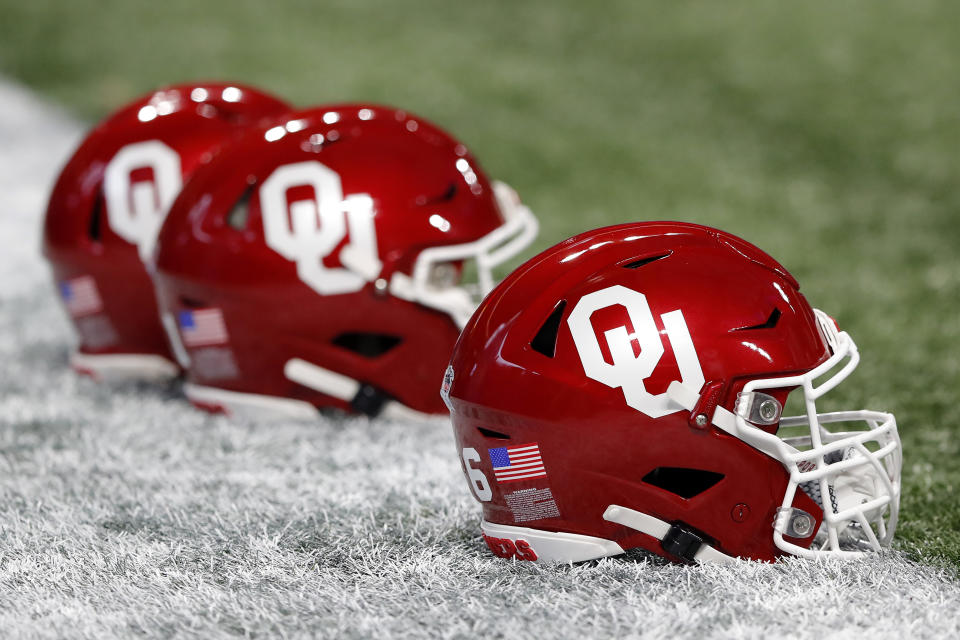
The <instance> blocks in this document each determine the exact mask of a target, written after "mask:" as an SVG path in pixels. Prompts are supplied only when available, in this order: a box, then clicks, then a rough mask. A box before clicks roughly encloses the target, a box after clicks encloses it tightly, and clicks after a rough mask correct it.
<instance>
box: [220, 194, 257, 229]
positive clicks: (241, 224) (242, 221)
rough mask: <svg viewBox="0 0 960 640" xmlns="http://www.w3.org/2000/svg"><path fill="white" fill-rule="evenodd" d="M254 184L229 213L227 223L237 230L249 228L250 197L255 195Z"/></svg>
mask: <svg viewBox="0 0 960 640" xmlns="http://www.w3.org/2000/svg"><path fill="white" fill-rule="evenodd" d="M254 186H255V185H250V186H249V187H247V189H246V191H244V192H243V195H242V196H240V199H239V200H237V203H236V204H235V205H233V208H232V209H230V213H228V214H227V225H229V226H230V227H231V228H233V229H236V230H237V231H243V230H244V229H246V228H247V220H249V219H250V198H251V197H252V196H253V187H254Z"/></svg>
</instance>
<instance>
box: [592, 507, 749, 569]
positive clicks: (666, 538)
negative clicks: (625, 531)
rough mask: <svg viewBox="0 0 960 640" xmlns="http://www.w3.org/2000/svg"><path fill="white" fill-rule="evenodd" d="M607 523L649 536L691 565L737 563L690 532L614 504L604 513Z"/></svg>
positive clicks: (731, 557)
mask: <svg viewBox="0 0 960 640" xmlns="http://www.w3.org/2000/svg"><path fill="white" fill-rule="evenodd" d="M603 519H604V520H607V521H609V522H615V523H617V524H621V525H623V526H625V527H628V528H630V529H633V530H635V531H639V532H640V533H645V534H647V535H648V536H650V537H652V538H656V539H657V540H659V541H660V545H661V546H662V547H663V550H664V551H666V552H667V553H669V554H670V555H673V556H676V557H677V558H682V559H684V560H686V561H687V562H727V563H729V562H734V561H735V560H736V558H734V557H733V556H728V555H727V554H725V553H723V552H722V551H717V550H716V549H714V548H713V547H711V546H710V545H709V544H707V543H706V542H704V540H703V538H702V537H701V536H700V535H699V534H697V533H695V532H694V531H691V530H690V529H688V528H686V527H684V526H682V525H676V524H670V523H669V522H664V521H663V520H661V519H659V518H655V517H653V516H651V515H648V514H646V513H641V512H639V511H634V510H633V509H628V508H627V507H621V506H620V505H616V504H612V505H610V506H609V507H607V510H606V511H604V512H603Z"/></svg>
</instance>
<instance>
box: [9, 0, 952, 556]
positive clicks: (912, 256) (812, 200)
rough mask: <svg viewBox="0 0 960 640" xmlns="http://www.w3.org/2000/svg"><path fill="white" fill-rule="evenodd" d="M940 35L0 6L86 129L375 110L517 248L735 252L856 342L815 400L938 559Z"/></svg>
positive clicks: (31, 77) (946, 151) (948, 360)
mask: <svg viewBox="0 0 960 640" xmlns="http://www.w3.org/2000/svg"><path fill="white" fill-rule="evenodd" d="M958 24H960V5H958V4H956V3H950V2H932V1H923V0H919V1H918V0H912V1H909V2H882V3H878V2H867V1H854V2H845V3H835V2H827V1H825V0H816V1H811V2H804V3H757V2H739V1H736V2H734V1H728V2H711V1H705V0H701V1H695V2H693V1H692V2H676V3H660V2H639V1H637V0H609V1H606V2H602V3H586V2H581V1H571V0H545V1H526V2H506V1H503V2H500V1H497V2H494V1H490V0H487V1H485V2H474V3H458V2H450V1H449V0H447V1H440V0H431V1H426V2H415V3H406V2H403V3H402V2H386V1H384V2H372V1H360V0H341V1H339V2H318V1H316V0H302V1H287V2H264V1H262V0H260V1H256V2H254V1H250V0H230V1H227V0H215V1H212V2H196V1H186V0H165V1H164V2H135V1H131V0H101V1H100V2H96V3H92V2H53V1H50V0H32V1H31V2H13V1H12V0H0V72H2V73H5V74H7V75H9V76H12V77H14V78H17V79H19V80H20V81H22V82H24V83H26V84H28V85H29V86H31V87H33V88H35V89H37V90H40V91H41V92H43V93H45V94H46V95H48V96H49V97H51V98H53V99H55V100H56V101H59V102H61V103H63V104H65V105H66V106H67V107H68V108H69V109H71V110H73V111H74V112H75V113H77V114H79V115H80V116H82V117H83V118H86V119H88V120H90V121H93V120H95V119H97V118H99V117H101V116H103V115H104V114H106V113H107V112H108V111H109V110H110V109H112V108H114V107H115V106H117V105H119V104H121V103H122V102H124V101H125V100H128V99H130V98H132V97H133V96H135V95H137V94H139V93H142V92H145V91H147V90H149V89H151V88H153V87H154V86H156V85H160V84H165V83H171V82H178V81H183V80H188V79H194V78H200V79H220V78H227V79H236V80H237V81H242V82H248V83H252V84H256V85H260V86H262V87H264V88H266V89H269V90H272V91H275V92H277V93H279V94H281V95H283V96H285V97H287V98H289V99H290V100H291V101H293V102H294V103H296V104H299V105H303V106H307V105H310V104H313V103H320V102H325V101H344V100H371V101H380V102H387V103H393V104H396V105H400V106H403V107H405V108H407V109H409V110H411V111H414V112H418V113H419V114H421V115H423V116H425V117H427V118H430V119H433V120H435V121H437V122H438V123H440V124H441V125H443V126H444V127H446V128H448V129H449V130H450V131H452V132H455V133H456V135H458V136H459V137H461V138H462V139H463V140H465V141H466V142H467V143H469V144H470V145H471V146H472V147H473V150H474V151H475V153H476V155H477V156H478V157H479V158H480V160H481V162H482V163H483V164H484V165H485V168H486V169H487V170H488V172H489V173H490V174H491V175H494V176H496V177H498V178H501V179H504V180H506V181H508V182H510V183H511V184H513V185H514V186H515V187H516V188H517V189H518V191H519V192H520V194H521V195H522V196H523V198H524V199H525V200H526V201H527V202H528V203H529V204H530V205H531V207H532V208H533V209H534V211H535V212H536V213H537V214H538V215H539V217H540V220H541V222H542V234H541V237H540V239H539V240H538V243H537V247H538V248H543V247H546V246H548V245H550V244H553V243H554V242H557V241H559V240H561V239H563V238H565V237H567V236H569V235H572V234H573V233H575V232H579V231H582V230H585V229H589V228H593V227H598V226H601V225H606V224H612V223H618V222H624V221H630V220H650V219H678V220H687V221H695V222H699V223H703V224H708V225H713V226H717V227H720V228H723V229H726V230H729V231H732V232H734V233H737V234H739V235H741V236H743V237H745V238H746V239H748V240H751V241H753V242H754V243H756V244H758V245H759V246H760V247H762V248H764V249H765V250H767V251H768V252H769V253H771V254H772V255H773V256H775V257H777V258H778V259H779V260H780V261H781V262H782V263H783V264H784V265H786V266H787V268H788V269H790V270H791V271H792V272H793V273H794V275H796V276H797V278H798V279H799V280H800V281H801V283H802V285H803V290H804V291H805V292H806V295H807V297H808V298H809V299H810V301H811V302H812V303H813V304H814V306H818V307H821V308H823V309H824V310H826V311H828V312H829V313H831V314H832V315H834V316H835V317H836V318H837V319H838V320H839V322H840V324H841V326H842V327H843V328H845V329H847V330H849V331H850V333H851V334H852V335H853V336H854V338H855V339H856V340H857V342H858V344H859V346H860V349H861V352H862V354H863V361H862V364H861V368H860V370H859V371H858V373H857V375H856V376H855V377H853V378H851V379H850V380H849V381H848V382H847V383H846V384H845V385H843V386H842V387H841V392H840V394H839V395H840V396H841V398H840V399H838V401H837V406H852V405H857V407H859V406H861V405H862V406H868V407H870V408H876V409H886V410H891V411H894V412H895V413H896V415H897V418H898V422H899V424H900V429H901V434H902V437H903V441H904V449H905V463H904V497H903V502H902V506H903V508H902V512H901V524H900V528H899V530H898V540H899V541H900V542H899V544H900V545H902V546H903V548H907V549H910V550H911V551H912V552H914V553H916V554H917V555H918V556H920V557H922V558H924V559H926V560H927V561H931V562H946V563H948V564H952V565H954V566H960V504H958V499H957V497H956V495H957V493H956V491H957V488H958V486H960V464H958V462H957V459H958V454H960V445H958V436H960V409H958V404H957V397H958V391H960V374H958V371H960V357H958V348H957V344H958V341H960V262H958V259H957V257H958V252H957V246H958V242H960V220H958V210H960V189H958V186H957V185H958V176H960V153H958V148H960V118H958V115H957V114H958V111H960V73H958V63H957V61H958V60H960V38H958V37H957V25H958ZM0 117H2V114H0ZM0 144H2V142H0ZM2 152H3V151H2V149H0V153H2ZM451 455H452V454H451Z"/></svg>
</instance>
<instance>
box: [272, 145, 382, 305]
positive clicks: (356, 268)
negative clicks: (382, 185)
mask: <svg viewBox="0 0 960 640" xmlns="http://www.w3.org/2000/svg"><path fill="white" fill-rule="evenodd" d="M304 186H307V187H313V197H312V198H309V199H305V200H296V201H293V202H289V203H288V200H287V192H288V191H289V190H290V189H293V188H296V187H304ZM260 211H261V215H262V217H263V232H264V236H265V238H266V241H267V246H269V247H270V248H271V249H273V250H274V251H276V252H277V253H279V254H280V255H282V256H283V257H284V258H286V259H287V260H291V261H293V262H296V263H297V275H299V276H300V279H301V280H302V281H303V282H305V283H306V284H307V285H309V286H310V287H311V288H313V289H314V290H315V291H316V292H317V293H319V294H321V295H332V294H338V293H351V292H354V291H359V290H360V289H362V288H363V285H364V284H365V283H367V282H370V281H373V280H375V279H376V278H377V276H378V275H380V270H381V268H382V267H383V264H382V263H381V262H380V260H379V258H378V254H377V234H376V230H375V229H374V225H373V199H372V198H370V196H369V195H367V194H357V195H351V196H348V197H346V198H344V197H343V188H342V186H341V184H340V176H339V175H337V172H335V171H333V170H332V169H330V168H329V167H326V166H324V165H322V164H320V163H319V162H317V161H315V160H310V161H307V162H298V163H295V164H288V165H284V166H282V167H278V168H277V169H276V170H275V171H274V172H273V173H272V174H270V177H269V178H267V179H266V180H265V181H264V183H263V186H262V187H260ZM348 231H349V233H350V240H349V242H348V243H347V244H346V245H345V246H344V247H343V248H342V249H341V250H340V252H339V254H338V258H339V259H340V263H341V264H343V267H327V266H325V265H324V264H323V259H324V258H325V257H327V256H329V255H330V254H331V253H333V251H334V249H336V248H337V246H338V245H339V244H340V243H341V242H342V241H343V239H344V238H345V237H346V236H347V232H348Z"/></svg>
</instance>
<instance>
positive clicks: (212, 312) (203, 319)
mask: <svg viewBox="0 0 960 640" xmlns="http://www.w3.org/2000/svg"><path fill="white" fill-rule="evenodd" d="M177 320H178V322H179V324H180V335H182V336H183V344H184V345H186V346H188V347H199V346H205V345H212V344H223V343H225V342H227V341H228V340H229V336H228V335H227V325H226V324H224V322H223V313H221V312H220V309H194V310H193V311H181V312H180V313H178V314H177Z"/></svg>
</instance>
